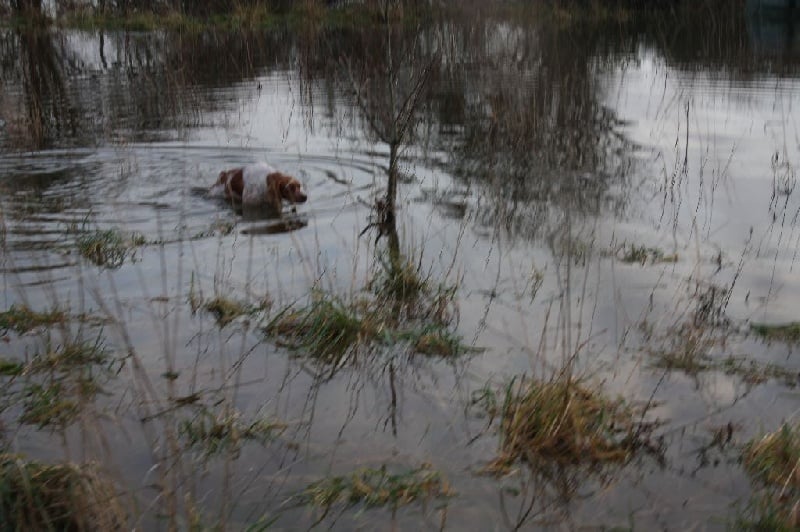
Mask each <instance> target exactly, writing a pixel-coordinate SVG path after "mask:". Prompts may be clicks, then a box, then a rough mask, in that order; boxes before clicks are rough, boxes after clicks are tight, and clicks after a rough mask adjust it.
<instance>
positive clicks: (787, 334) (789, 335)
mask: <svg viewBox="0 0 800 532" xmlns="http://www.w3.org/2000/svg"><path fill="white" fill-rule="evenodd" d="M750 330H751V331H753V333H754V334H756V335H757V336H760V337H761V338H764V339H765V340H768V341H769V340H776V341H779V342H786V343H788V344H796V343H798V342H800V322H796V321H795V322H791V323H784V324H780V325H769V324H766V323H751V324H750Z"/></svg>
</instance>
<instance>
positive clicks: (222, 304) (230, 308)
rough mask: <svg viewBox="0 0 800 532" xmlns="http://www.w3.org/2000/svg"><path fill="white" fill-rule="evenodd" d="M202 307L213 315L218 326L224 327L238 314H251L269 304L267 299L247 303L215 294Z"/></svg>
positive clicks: (238, 315)
mask: <svg viewBox="0 0 800 532" xmlns="http://www.w3.org/2000/svg"><path fill="white" fill-rule="evenodd" d="M202 306H203V308H204V309H205V310H207V311H208V312H210V313H211V314H213V315H214V317H215V318H216V319H217V323H218V324H219V325H220V327H225V326H226V325H228V324H229V323H230V322H232V321H233V320H235V319H236V318H238V317H240V316H245V315H252V314H255V313H257V312H260V311H262V310H264V309H265V308H267V307H268V306H269V301H266V300H265V301H263V302H262V303H261V304H259V305H248V304H246V303H242V302H241V301H236V300H235V299H230V298H227V297H223V296H217V297H215V298H213V299H210V300H209V301H206V302H205V303H203V305H202Z"/></svg>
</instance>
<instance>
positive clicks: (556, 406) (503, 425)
mask: <svg viewBox="0 0 800 532" xmlns="http://www.w3.org/2000/svg"><path fill="white" fill-rule="evenodd" d="M481 402H482V403H483V404H486V405H495V406H496V405H498V404H499V402H498V401H497V400H496V399H494V400H489V399H487V398H486V397H485V393H484V397H483V398H482V400H481ZM643 413H644V412H643V411H642V409H637V408H634V407H633V406H631V405H629V404H627V403H626V402H625V401H623V400H622V399H616V400H612V399H609V398H608V397H606V396H604V395H603V394H602V393H601V392H600V391H598V390H593V389H591V388H589V387H588V386H586V385H585V384H584V383H582V382H580V381H578V380H575V379H574V378H572V377H570V376H568V375H566V374H562V375H559V376H556V377H554V378H553V379H551V380H548V381H541V380H537V379H530V378H519V379H517V378H515V379H512V381H511V382H510V383H508V385H507V386H506V388H505V397H504V400H503V403H502V405H501V406H499V410H498V411H497V412H489V414H490V415H491V416H492V418H494V417H499V419H500V452H499V454H498V456H497V457H496V458H495V459H494V460H493V461H492V462H491V463H490V464H489V465H488V466H487V468H486V471H487V472H489V473H493V474H505V473H507V472H508V471H509V470H510V468H511V467H512V466H513V464H515V463H517V462H519V461H524V462H526V463H527V464H529V465H530V466H532V467H540V466H547V465H550V464H558V465H561V466H571V465H589V466H599V465H603V464H608V463H623V462H626V461H627V460H629V459H630V458H631V457H632V456H633V454H634V453H635V452H637V451H639V450H648V451H654V452H659V449H660V447H659V446H658V445H656V444H654V443H653V442H652V441H651V437H652V433H653V430H654V428H655V426H656V425H655V424H654V423H647V422H645V421H643V419H642V418H643Z"/></svg>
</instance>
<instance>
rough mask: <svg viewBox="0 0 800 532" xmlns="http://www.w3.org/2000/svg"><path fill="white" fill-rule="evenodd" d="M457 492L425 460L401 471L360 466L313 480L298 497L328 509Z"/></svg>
mask: <svg viewBox="0 0 800 532" xmlns="http://www.w3.org/2000/svg"><path fill="white" fill-rule="evenodd" d="M454 495H455V493H454V492H453V490H452V489H451V487H450V485H449V484H448V482H447V481H446V480H445V479H444V478H443V477H442V475H441V474H440V473H439V472H437V471H434V470H433V469H431V468H430V466H428V465H427V464H425V465H422V466H421V467H418V468H416V469H411V470H407V471H402V472H399V473H389V472H388V471H387V468H386V466H382V467H380V468H378V469H375V468H359V469H357V470H356V471H354V472H353V473H351V474H349V475H342V476H335V477H330V478H325V479H322V480H319V481H317V482H314V483H313V484H311V485H309V486H308V487H307V488H306V489H305V490H303V491H302V492H301V493H300V494H299V495H298V496H297V498H298V499H299V501H300V503H301V504H304V505H313V506H316V507H319V508H324V509H325V512H326V513H327V511H328V510H329V509H330V508H331V507H333V506H335V505H337V504H342V505H346V506H348V507H349V506H355V505H357V504H363V505H364V506H366V507H367V508H374V507H382V506H391V507H392V508H399V507H401V506H406V505H409V504H411V503H414V502H418V501H423V502H425V501H428V500H431V499H438V500H443V499H444V500H446V499H448V498H450V497H453V496H454ZM323 517H324V516H323Z"/></svg>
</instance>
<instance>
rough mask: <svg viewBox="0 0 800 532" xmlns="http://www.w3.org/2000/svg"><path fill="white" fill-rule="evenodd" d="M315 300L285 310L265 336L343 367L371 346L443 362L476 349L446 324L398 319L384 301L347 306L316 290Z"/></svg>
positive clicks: (365, 300)
mask: <svg viewBox="0 0 800 532" xmlns="http://www.w3.org/2000/svg"><path fill="white" fill-rule="evenodd" d="M311 299H312V300H311V302H310V303H309V304H308V305H307V306H305V307H302V308H299V309H294V308H292V307H287V308H285V309H284V310H283V311H282V312H280V313H279V314H278V315H277V316H276V317H275V318H273V319H272V321H270V322H269V323H268V324H267V326H266V327H265V332H266V333H267V334H268V335H270V336H275V337H279V338H281V339H282V340H283V342H284V343H285V344H286V345H287V346H288V347H290V348H291V349H294V350H298V351H304V352H306V353H307V354H308V355H309V356H311V357H312V358H314V359H317V360H319V361H322V362H324V363H327V364H334V365H339V364H341V363H342V362H343V361H345V360H347V359H348V357H349V356H351V355H354V354H355V353H356V350H357V349H358V348H359V347H362V346H368V345H372V346H377V345H380V346H383V347H392V346H403V348H408V349H410V350H411V351H413V352H415V353H418V354H426V355H436V356H442V357H455V356H459V355H461V354H464V353H467V352H474V351H476V350H477V349H476V348H473V347H469V346H465V345H463V344H462V343H461V340H460V338H459V337H458V336H457V335H456V334H454V333H453V332H452V331H451V330H450V329H449V328H448V327H447V326H446V325H445V324H442V323H438V322H436V320H432V319H431V318H427V319H425V320H414V319H410V318H409V319H405V318H404V319H401V320H398V319H397V314H398V312H399V311H398V308H399V307H393V306H392V305H391V304H389V303H387V302H386V300H384V299H373V298H361V299H355V300H354V301H352V302H349V303H346V302H344V301H342V300H341V299H339V298H338V297H336V296H334V295H331V294H329V293H326V292H321V291H315V292H314V293H313V294H312V298H311ZM429 315H430V314H428V313H426V314H425V316H429ZM404 317H407V314H404ZM420 321H423V323H420Z"/></svg>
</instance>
